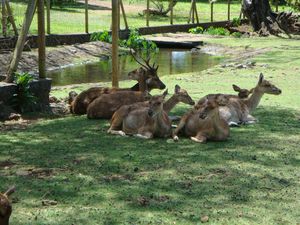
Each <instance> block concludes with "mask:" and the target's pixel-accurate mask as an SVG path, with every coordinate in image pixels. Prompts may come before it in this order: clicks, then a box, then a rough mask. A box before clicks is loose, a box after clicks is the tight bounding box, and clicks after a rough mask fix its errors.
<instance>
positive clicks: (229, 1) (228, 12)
mask: <svg viewBox="0 0 300 225" xmlns="http://www.w3.org/2000/svg"><path fill="white" fill-rule="evenodd" d="M230 4H231V0H228V11H227V14H228V15H227V16H228V17H227V18H228V21H230Z"/></svg>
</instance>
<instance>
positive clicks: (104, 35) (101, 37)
mask: <svg viewBox="0 0 300 225" xmlns="http://www.w3.org/2000/svg"><path fill="white" fill-rule="evenodd" d="M91 41H103V42H107V43H112V37H111V35H110V34H109V32H108V31H107V30H105V31H103V32H95V33H92V35H91Z"/></svg>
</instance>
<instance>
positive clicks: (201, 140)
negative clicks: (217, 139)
mask: <svg viewBox="0 0 300 225" xmlns="http://www.w3.org/2000/svg"><path fill="white" fill-rule="evenodd" d="M191 140H192V141H195V142H198V143H206V140H207V137H205V136H204V135H203V134H202V132H199V133H198V134H197V135H196V136H195V137H191Z"/></svg>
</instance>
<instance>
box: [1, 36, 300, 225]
mask: <svg viewBox="0 0 300 225" xmlns="http://www.w3.org/2000/svg"><path fill="white" fill-rule="evenodd" d="M206 41H208V42H210V43H215V44H226V45H227V46H230V47H234V48H236V49H237V50H241V49H245V48H248V49H249V48H253V49H259V48H266V49H267V51H266V52H265V53H263V54H260V55H256V56H254V57H249V58H248V59H247V60H251V61H255V62H256V63H257V65H256V66H255V67H254V68H253V69H232V68H230V67H228V68H222V67H221V66H220V65H218V66H215V67H213V68H211V69H208V70H205V71H202V72H199V73H190V74H180V75H175V76H164V77H163V81H164V82H165V83H166V84H167V86H168V88H169V90H173V88H174V85H175V84H177V83H178V84H180V85H181V86H182V87H183V88H186V89H187V90H188V91H189V93H190V94H191V95H192V97H193V98H194V99H195V100H197V99H198V98H200V97H201V96H203V95H205V94H207V93H216V92H227V93H232V90H231V85H232V84H233V83H235V84H238V85H240V86H241V87H243V88H251V87H253V86H254V85H255V84H256V82H257V79H258V75H259V73H260V72H263V73H264V74H265V77H266V79H268V80H271V81H272V82H273V83H274V84H276V85H277V86H278V87H279V88H281V89H282V91H283V93H282V95H279V96H271V95H266V96H264V97H263V100H262V102H261V104H260V106H259V107H258V109H257V111H255V113H254V116H256V117H257V118H258V119H259V123H258V124H256V125H251V126H247V127H241V128H233V129H232V130H231V137H230V139H229V140H228V141H227V142H224V143H213V142H209V143H207V144H195V143H194V142H192V141H190V140H189V139H185V138H181V139H180V141H179V142H178V143H174V142H172V141H168V140H166V139H155V140H150V141H145V140H140V139H136V138H131V137H129V138H124V137H116V136H111V135H107V134H106V130H107V128H108V125H109V123H108V121H104V120H87V119H86V117H85V116H68V117H66V118H62V119H54V120H42V121H40V122H38V123H36V124H35V125H32V126H30V127H29V128H28V129H26V130H21V131H16V130H15V131H8V132H2V133H0V138H1V142H0V152H1V155H0V165H1V162H3V161H5V160H9V161H11V162H12V163H14V165H12V166H10V167H9V168H8V169H4V168H1V166H0V184H1V185H0V187H1V190H2V191H4V189H6V187H8V186H10V185H12V184H15V185H16V186H17V192H16V193H15V194H14V198H15V201H16V203H14V205H13V206H14V212H13V215H12V218H11V223H12V224H14V225H21V224H24V225H25V224H39V225H42V224H49V225H50V224H51V225H64V224H66V225H67V224H68V225H69V224H182V225H185V224H200V223H201V221H200V218H201V217H202V216H205V215H207V216H208V217H209V222H208V224H297V223H299V222H300V221H299V218H300V213H299V208H300V205H299V195H300V188H299V180H300V179H299V178H300V177H299V174H300V170H299V168H300V167H299V166H300V156H299V143H300V100H299V87H300V79H299V73H300V47H299V40H286V39H277V38H260V39H258V38H251V39H234V38H208V39H207V40H206ZM249 45H250V46H249ZM242 61H244V60H242ZM121 85H122V86H129V82H122V83H121ZM82 88H85V86H82ZM67 92H68V90H64V91H56V92H53V94H54V95H56V96H61V95H65V93H67ZM188 108H189V107H188V106H185V105H179V106H178V107H176V109H175V110H174V111H173V113H174V114H182V113H184V112H185V111H186V110H187V109H188ZM45 199H47V200H55V201H57V205H52V206H43V205H42V201H43V200H45Z"/></svg>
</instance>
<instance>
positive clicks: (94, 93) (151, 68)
mask: <svg viewBox="0 0 300 225" xmlns="http://www.w3.org/2000/svg"><path fill="white" fill-rule="evenodd" d="M132 56H133V57H134V59H135V60H136V62H137V63H138V64H140V65H141V67H140V68H138V69H135V70H133V71H131V72H129V73H128V76H129V78H131V79H133V80H137V81H138V83H137V84H135V85H134V86H133V87H131V88H108V87H92V88H89V89H87V90H85V91H83V92H81V93H80V94H79V95H77V96H76V97H75V98H74V100H73V101H72V102H71V106H70V111H71V113H74V114H79V115H82V114H86V112H87V107H88V106H89V104H90V103H91V102H92V101H94V100H95V99H96V98H98V97H99V96H101V95H102V94H111V93H114V92H119V91H145V90H147V91H149V92H150V91H151V90H152V89H155V88H157V89H161V90H162V89H165V87H166V86H165V84H164V83H163V82H162V81H161V80H160V79H159V77H158V75H157V70H158V66H155V64H153V65H150V63H149V62H150V59H147V60H144V59H142V60H143V61H144V63H142V62H141V61H139V60H138V59H137V58H136V57H135V56H134V55H133V54H132Z"/></svg>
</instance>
